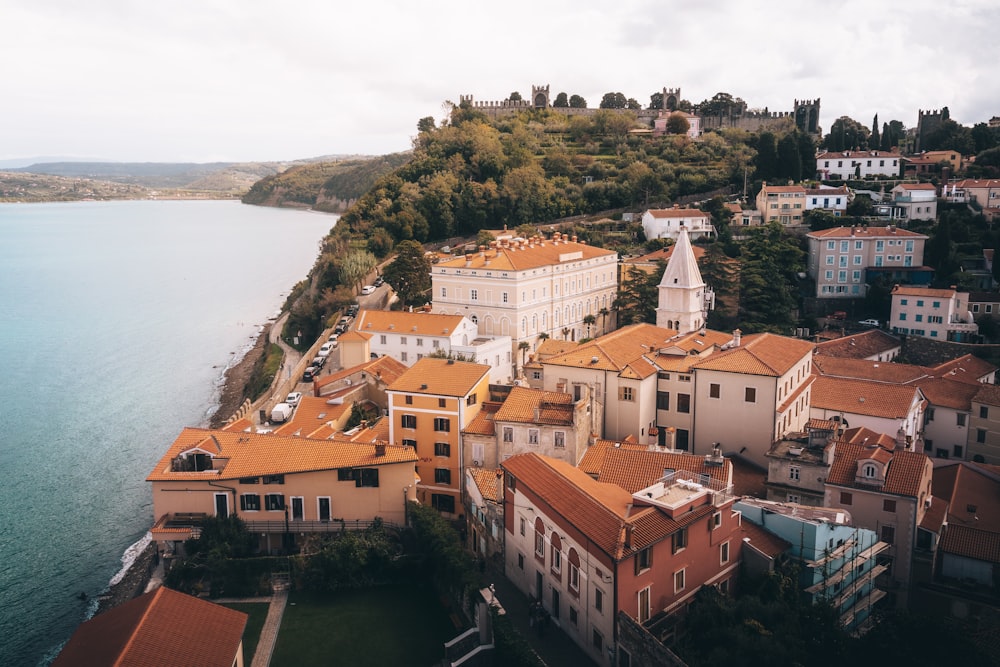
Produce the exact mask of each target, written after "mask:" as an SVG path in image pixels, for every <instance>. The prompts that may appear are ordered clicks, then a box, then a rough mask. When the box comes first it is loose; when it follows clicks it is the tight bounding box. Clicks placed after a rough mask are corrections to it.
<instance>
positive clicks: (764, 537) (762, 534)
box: [740, 519, 792, 558]
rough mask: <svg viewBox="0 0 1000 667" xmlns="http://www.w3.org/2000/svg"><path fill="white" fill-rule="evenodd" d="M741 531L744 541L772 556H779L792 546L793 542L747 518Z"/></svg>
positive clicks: (741, 525)
mask: <svg viewBox="0 0 1000 667" xmlns="http://www.w3.org/2000/svg"><path fill="white" fill-rule="evenodd" d="M740 532H741V533H742V539H743V541H744V543H746V544H749V545H750V546H751V547H753V548H754V549H756V550H757V551H760V552H761V553H763V554H764V555H765V556H769V557H770V558H777V557H778V556H780V555H781V554H783V553H785V552H786V551H788V550H789V549H791V548H792V543H791V542H789V541H787V540H785V539H784V538H781V537H778V536H777V535H775V534H774V533H772V532H771V531H769V530H767V529H766V528H762V527H761V526H758V525H757V524H755V523H754V522H753V521H748V520H747V519H744V520H743V522H742V523H741V524H740Z"/></svg>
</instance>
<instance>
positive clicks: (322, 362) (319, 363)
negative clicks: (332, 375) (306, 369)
mask: <svg viewBox="0 0 1000 667" xmlns="http://www.w3.org/2000/svg"><path fill="white" fill-rule="evenodd" d="M309 365H310V366H315V367H316V368H323V366H326V357H320V356H315V357H313V360H312V363H310V364H309Z"/></svg>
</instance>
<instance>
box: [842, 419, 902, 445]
mask: <svg viewBox="0 0 1000 667" xmlns="http://www.w3.org/2000/svg"><path fill="white" fill-rule="evenodd" d="M834 423H836V422H834ZM840 439H841V441H843V442H849V443H851V444H852V445H861V446H868V445H878V446H879V447H881V448H882V449H884V450H886V451H889V452H891V451H893V450H895V449H896V439H895V438H893V437H892V436H890V435H887V434H885V433H878V432H877V431H873V430H872V429H870V428H868V427H867V426H857V427H855V428H849V429H847V430H846V431H844V433H843V435H842V436H841V438H840Z"/></svg>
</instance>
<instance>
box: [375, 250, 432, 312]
mask: <svg viewBox="0 0 1000 667" xmlns="http://www.w3.org/2000/svg"><path fill="white" fill-rule="evenodd" d="M382 277H383V278H385V281H386V282H387V283H389V285H391V286H392V289H394V290H396V294H398V295H399V298H400V299H401V300H402V301H403V303H404V304H405V305H407V306H422V305H423V304H424V303H425V302H426V301H427V300H428V296H427V292H428V291H429V290H430V288H431V263H430V261H429V260H428V259H427V256H426V255H425V254H424V248H423V246H422V245H420V244H419V243H417V242H416V241H402V242H400V243H399V244H397V245H396V258H395V259H394V260H392V261H391V262H390V263H389V264H388V265H386V267H385V269H384V270H383V271H382Z"/></svg>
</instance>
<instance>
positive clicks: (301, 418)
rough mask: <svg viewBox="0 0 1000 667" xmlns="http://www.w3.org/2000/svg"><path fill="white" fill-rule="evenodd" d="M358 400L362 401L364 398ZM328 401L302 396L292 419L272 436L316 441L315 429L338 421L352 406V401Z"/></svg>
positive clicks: (316, 397) (321, 398)
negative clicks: (286, 436) (287, 436)
mask: <svg viewBox="0 0 1000 667" xmlns="http://www.w3.org/2000/svg"><path fill="white" fill-rule="evenodd" d="M359 393H360V392H359ZM358 398H359V399H363V398H364V396H358ZM329 400H331V399H328V398H327V397H325V396H322V397H318V396H303V397H302V398H301V399H300V400H299V405H298V407H296V408H295V412H294V413H293V414H292V418H291V419H290V420H288V421H287V422H286V423H284V424H282V425H281V426H279V427H277V428H276V429H274V434H275V435H289V436H296V437H303V438H313V439H316V438H317V436H316V435H315V434H314V432H315V431H316V430H317V429H319V428H321V427H323V426H324V425H326V424H328V423H329V422H336V421H339V420H340V419H341V418H343V417H344V415H345V414H346V413H349V412H350V411H351V408H352V407H353V406H354V401H353V400H344V401H341V402H340V403H329V402H328V401H329Z"/></svg>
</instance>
